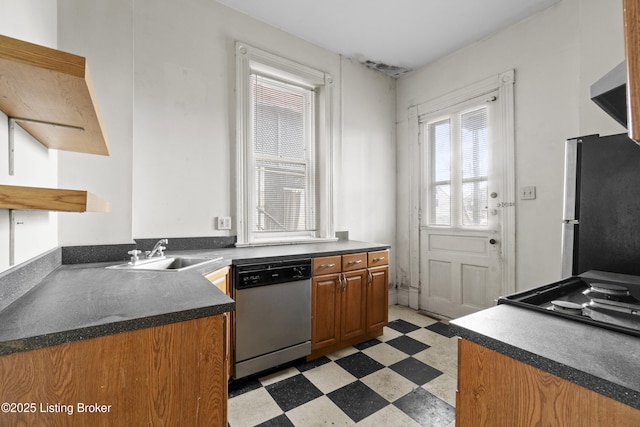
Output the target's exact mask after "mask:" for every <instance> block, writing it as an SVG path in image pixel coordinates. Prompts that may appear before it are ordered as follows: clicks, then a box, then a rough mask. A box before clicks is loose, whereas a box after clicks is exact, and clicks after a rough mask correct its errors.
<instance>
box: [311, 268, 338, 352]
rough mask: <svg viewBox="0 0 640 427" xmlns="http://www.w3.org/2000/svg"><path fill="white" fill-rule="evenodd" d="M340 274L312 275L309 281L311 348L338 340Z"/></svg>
mask: <svg viewBox="0 0 640 427" xmlns="http://www.w3.org/2000/svg"><path fill="white" fill-rule="evenodd" d="M341 284H342V282H341V280H340V274H328V275H325V276H318V277H314V278H313V279H312V281H311V288H312V292H313V294H312V299H311V301H312V307H311V316H312V321H311V349H312V350H316V349H319V348H323V347H328V346H330V345H333V344H336V343H337V342H338V341H339V340H340V303H341V301H340V297H341V292H340V286H341Z"/></svg>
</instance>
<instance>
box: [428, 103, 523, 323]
mask: <svg viewBox="0 0 640 427" xmlns="http://www.w3.org/2000/svg"><path fill="white" fill-rule="evenodd" d="M494 100H495V95H494V94H488V95H483V96H482V97H480V98H478V99H473V100H470V101H467V102H465V103H463V104H458V105H456V106H454V107H451V108H449V109H447V110H444V111H439V112H437V113H435V114H430V115H429V116H426V117H421V118H420V132H421V147H422V150H421V151H422V156H421V157H422V160H421V161H422V167H421V169H422V171H423V179H422V181H421V202H420V300H419V303H420V309H422V310H425V311H428V312H432V313H435V314H439V315H442V316H445V317H449V318H456V317H459V316H462V315H465V314H470V313H472V312H475V311H478V310H481V309H483V308H487V307H490V306H492V305H494V304H495V300H496V299H497V297H498V296H499V294H500V291H501V289H502V284H501V280H502V277H503V276H502V262H501V257H500V254H501V244H502V242H501V216H502V209H503V208H504V207H508V204H506V203H504V202H503V201H502V198H501V192H502V188H503V185H502V182H500V181H501V178H500V177H502V176H503V174H502V171H501V170H500V168H501V165H502V164H503V162H502V161H498V159H499V158H500V150H499V148H498V147H497V146H496V144H494V142H493V138H492V129H494V128H495V126H494V121H495V120H496V118H495V117H494V116H495V114H494V113H495V112H494V110H493V106H492V104H493V102H492V101H494ZM510 205H513V204H512V203H511V204H510Z"/></svg>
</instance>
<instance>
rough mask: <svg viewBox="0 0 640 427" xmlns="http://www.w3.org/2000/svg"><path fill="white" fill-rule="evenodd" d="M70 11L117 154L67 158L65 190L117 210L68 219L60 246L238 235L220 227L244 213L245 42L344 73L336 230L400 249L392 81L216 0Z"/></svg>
mask: <svg viewBox="0 0 640 427" xmlns="http://www.w3.org/2000/svg"><path fill="white" fill-rule="evenodd" d="M59 6H60V7H59V15H60V20H59V22H60V25H59V45H60V48H62V49H65V50H69V51H72V52H74V53H78V54H81V55H84V56H86V57H87V59H88V63H89V66H90V67H91V71H92V76H93V82H94V86H95V88H96V92H97V98H98V102H99V104H100V107H101V110H102V115H103V120H104V124H105V126H106V131H107V134H108V137H109V140H110V143H111V149H112V155H111V157H107V158H100V157H96V156H87V155H76V154H68V153H61V154H60V181H61V185H62V183H64V184H65V185H67V186H73V187H78V186H79V187H81V188H86V189H88V190H89V191H92V192H94V193H95V194H97V195H99V196H101V197H103V198H105V199H107V200H109V201H110V202H111V203H112V207H113V212H111V213H109V214H98V213H92V214H84V215H82V216H76V217H73V218H69V219H66V218H64V219H62V218H61V222H60V242H61V244H63V245H73V244H93V243H110V242H114V243H122V242H126V241H129V240H130V239H131V238H145V237H149V238H151V237H191V236H215V235H227V234H235V230H232V231H231V232H228V231H220V230H217V229H216V228H215V226H214V219H215V218H216V217H218V216H234V215H235V208H234V205H233V203H234V201H233V198H234V194H235V191H234V184H233V181H234V179H233V177H234V173H235V171H234V169H233V167H232V165H233V163H234V161H235V160H234V158H235V157H234V154H235V93H234V86H235V57H234V47H233V46H234V42H235V40H241V41H243V42H245V43H248V44H251V45H254V46H256V47H259V48H261V49H264V50H267V51H270V52H272V53H275V54H279V55H281V56H283V57H286V58H288V59H292V60H294V61H297V62H300V63H302V64H305V65H308V66H311V67H314V68H317V69H320V70H322V71H326V72H329V73H331V74H332V75H333V76H334V93H333V95H334V96H333V102H334V107H335V111H336V117H335V135H334V137H335V140H336V153H337V156H336V164H335V165H334V170H335V171H336V181H335V182H334V186H335V189H336V200H335V201H336V207H335V212H336V215H335V221H336V225H337V229H338V230H348V231H351V233H350V235H351V238H357V239H361V240H367V241H371V240H374V241H377V242H380V243H389V244H392V245H393V244H395V242H394V238H395V203H394V200H395V188H396V183H395V102H394V100H395V83H394V81H393V80H392V79H390V78H388V77H386V76H384V75H382V74H379V73H376V72H373V71H371V70H369V69H367V68H366V67H364V66H362V65H360V64H358V63H352V62H350V61H348V60H344V61H343V60H342V58H341V57H340V56H339V55H337V54H335V53H331V52H329V51H327V50H324V49H322V48H320V47H317V46H314V45H311V44H309V43H308V42H305V41H303V40H301V39H298V38H296V37H293V36H291V35H289V34H287V33H284V32H282V31H280V30H277V29H275V28H273V27H270V26H268V25H266V24H263V23H260V22H258V21H255V20H253V19H251V18H249V17H247V16H245V15H241V14H239V13H237V12H235V11H233V10H231V9H229V8H226V7H224V6H222V5H220V4H219V3H217V2H215V1H210V0H188V1H180V2H176V1H170V0H162V1H158V0H117V1H114V0H98V1H92V2H85V1H83V0H59ZM105 16H106V17H107V18H105ZM341 134H342V138H341V137H340V136H341ZM341 159H342V162H341ZM373 174H375V182H374V181H373V180H372V179H371V178H368V176H370V175H373ZM233 223H234V226H235V218H233Z"/></svg>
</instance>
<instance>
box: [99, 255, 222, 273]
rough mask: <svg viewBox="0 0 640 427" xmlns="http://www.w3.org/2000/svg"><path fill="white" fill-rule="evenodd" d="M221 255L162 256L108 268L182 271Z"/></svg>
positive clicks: (214, 260) (212, 260)
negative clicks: (207, 256)
mask: <svg viewBox="0 0 640 427" xmlns="http://www.w3.org/2000/svg"><path fill="white" fill-rule="evenodd" d="M221 259H222V257H217V258H192V257H181V256H172V257H162V258H157V259H148V260H140V261H138V262H136V263H135V264H134V263H130V262H128V263H126V264H118V265H110V266H109V267H107V268H108V269H117V270H142V271H183V270H187V269H189V268H195V267H199V266H201V265H204V264H207V263H211V262H216V261H220V260H221Z"/></svg>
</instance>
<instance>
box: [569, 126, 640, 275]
mask: <svg viewBox="0 0 640 427" xmlns="http://www.w3.org/2000/svg"><path fill="white" fill-rule="evenodd" d="M564 195H565V200H564V218H563V229H562V275H563V277H569V276H575V275H578V274H580V273H583V272H585V271H588V270H600V271H610V272H616V273H624V274H633V275H638V276H640V146H638V145H637V144H636V143H635V142H634V141H632V140H631V139H629V138H628V136H627V135H626V134H619V135H611V136H604V137H600V136H599V135H590V136H584V137H580V138H574V139H570V140H567V141H566V145H565V183H564Z"/></svg>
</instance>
